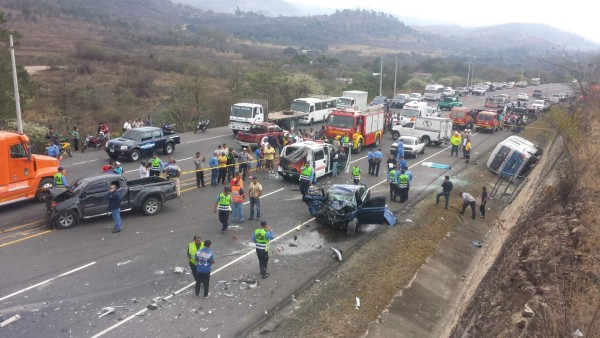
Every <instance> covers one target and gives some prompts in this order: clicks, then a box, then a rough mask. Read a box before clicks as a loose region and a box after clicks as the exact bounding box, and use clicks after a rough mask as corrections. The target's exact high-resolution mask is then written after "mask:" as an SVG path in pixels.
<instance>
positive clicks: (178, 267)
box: [173, 266, 183, 274]
mask: <svg viewBox="0 0 600 338" xmlns="http://www.w3.org/2000/svg"><path fill="white" fill-rule="evenodd" d="M173 272H175V273H178V274H181V273H183V268H182V267H180V266H176V267H175V269H173Z"/></svg>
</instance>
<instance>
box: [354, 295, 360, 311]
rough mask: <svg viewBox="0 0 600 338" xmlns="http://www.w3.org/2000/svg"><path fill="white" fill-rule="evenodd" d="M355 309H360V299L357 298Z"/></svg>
mask: <svg viewBox="0 0 600 338" xmlns="http://www.w3.org/2000/svg"><path fill="white" fill-rule="evenodd" d="M354 308H355V309H357V310H358V309H359V308H360V298H358V297H356V303H355V304H354Z"/></svg>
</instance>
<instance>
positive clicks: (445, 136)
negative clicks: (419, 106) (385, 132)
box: [392, 116, 452, 146]
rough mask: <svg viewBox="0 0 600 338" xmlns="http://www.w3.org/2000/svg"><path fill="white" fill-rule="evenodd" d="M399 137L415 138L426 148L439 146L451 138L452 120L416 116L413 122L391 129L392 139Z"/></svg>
mask: <svg viewBox="0 0 600 338" xmlns="http://www.w3.org/2000/svg"><path fill="white" fill-rule="evenodd" d="M400 136H416V137H418V138H420V139H421V140H422V141H423V143H425V145H426V146H429V145H431V144H435V145H436V146H439V145H440V144H442V143H444V142H448V141H449V140H450V137H452V119H449V118H446V117H433V116H418V117H416V118H415V121H414V122H409V123H406V124H404V125H396V126H393V127H392V138H393V139H394V140H397V139H398V138H399V137H400Z"/></svg>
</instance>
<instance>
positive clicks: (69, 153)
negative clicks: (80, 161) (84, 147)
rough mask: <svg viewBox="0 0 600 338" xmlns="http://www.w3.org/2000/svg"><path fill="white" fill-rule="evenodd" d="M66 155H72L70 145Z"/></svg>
mask: <svg viewBox="0 0 600 338" xmlns="http://www.w3.org/2000/svg"><path fill="white" fill-rule="evenodd" d="M67 155H69V157H73V152H72V151H71V147H69V148H67Z"/></svg>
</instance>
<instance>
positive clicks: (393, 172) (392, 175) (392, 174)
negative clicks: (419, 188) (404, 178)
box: [388, 167, 396, 201]
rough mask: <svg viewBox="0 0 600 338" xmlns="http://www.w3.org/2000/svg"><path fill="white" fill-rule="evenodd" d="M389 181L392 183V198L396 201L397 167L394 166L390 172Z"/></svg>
mask: <svg viewBox="0 0 600 338" xmlns="http://www.w3.org/2000/svg"><path fill="white" fill-rule="evenodd" d="M388 182H389V184H390V199H391V200H392V201H396V168H395V167H392V169H390V171H389V172H388Z"/></svg>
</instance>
